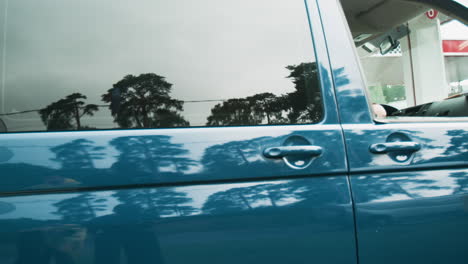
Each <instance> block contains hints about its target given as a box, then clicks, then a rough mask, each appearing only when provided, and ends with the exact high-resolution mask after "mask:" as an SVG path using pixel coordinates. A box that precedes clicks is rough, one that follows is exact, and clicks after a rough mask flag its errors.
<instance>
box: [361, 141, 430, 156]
mask: <svg viewBox="0 0 468 264" xmlns="http://www.w3.org/2000/svg"><path fill="white" fill-rule="evenodd" d="M420 149H421V144H419V143H417V142H412V141H399V142H387V143H377V144H372V145H371V146H370V147H369V150H370V151H371V152H372V153H375V154H384V153H388V152H394V151H418V150H420Z"/></svg>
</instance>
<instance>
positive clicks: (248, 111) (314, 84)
mask: <svg viewBox="0 0 468 264" xmlns="http://www.w3.org/2000/svg"><path fill="white" fill-rule="evenodd" d="M286 69H288V70H289V71H290V74H289V75H288V76H287V78H289V79H291V80H292V82H293V83H294V87H295V91H294V92H291V93H288V94H284V95H280V96H277V95H274V94H272V93H260V94H255V95H253V96H249V97H245V98H235V99H229V100H226V101H224V102H223V103H221V104H217V105H215V106H214V107H213V108H212V109H211V115H210V116H209V117H208V118H207V126H235V125H259V124H294V123H316V122H318V121H320V119H321V118H322V115H323V114H322V112H323V110H322V102H321V101H322V96H321V91H320V85H319V80H318V71H317V65H316V63H301V64H299V65H290V66H287V67H286Z"/></svg>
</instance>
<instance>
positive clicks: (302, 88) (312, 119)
mask: <svg viewBox="0 0 468 264" xmlns="http://www.w3.org/2000/svg"><path fill="white" fill-rule="evenodd" d="M286 69H288V70H290V71H291V73H290V74H289V76H288V78H290V79H291V80H292V82H293V83H294V87H295V88H296V91H294V92H292V93H288V94H287V95H286V98H287V104H286V109H287V110H288V119H289V123H291V124H295V123H316V122H319V121H320V119H321V118H322V115H323V113H322V112H323V110H322V95H321V91H320V85H319V83H320V82H319V80H318V70H317V64H316V63H314V62H308V63H301V64H299V65H290V66H287V67H286Z"/></svg>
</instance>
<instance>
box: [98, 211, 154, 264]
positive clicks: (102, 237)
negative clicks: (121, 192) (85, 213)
mask: <svg viewBox="0 0 468 264" xmlns="http://www.w3.org/2000/svg"><path fill="white" fill-rule="evenodd" d="M89 230H90V231H91V232H92V233H94V235H95V251H94V264H104V263H106V264H107V263H113V264H119V263H127V264H137V263H138V264H146V263H148V264H150V263H151V264H160V263H163V261H162V256H161V252H160V248H159V242H158V239H157V237H156V234H155V233H154V229H153V225H152V224H151V223H145V221H144V213H143V212H142V210H141V208H140V207H139V206H136V205H130V204H120V205H117V206H116V207H114V214H111V215H105V216H101V217H98V218H96V219H94V220H92V221H91V222H90V223H89ZM122 258H125V261H122Z"/></svg>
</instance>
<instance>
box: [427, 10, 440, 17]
mask: <svg viewBox="0 0 468 264" xmlns="http://www.w3.org/2000/svg"><path fill="white" fill-rule="evenodd" d="M438 14H439V11H437V10H434V9H431V10H429V11H427V12H426V16H427V18H429V19H435V18H436V17H437V15H438Z"/></svg>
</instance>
